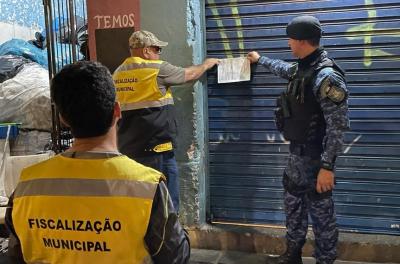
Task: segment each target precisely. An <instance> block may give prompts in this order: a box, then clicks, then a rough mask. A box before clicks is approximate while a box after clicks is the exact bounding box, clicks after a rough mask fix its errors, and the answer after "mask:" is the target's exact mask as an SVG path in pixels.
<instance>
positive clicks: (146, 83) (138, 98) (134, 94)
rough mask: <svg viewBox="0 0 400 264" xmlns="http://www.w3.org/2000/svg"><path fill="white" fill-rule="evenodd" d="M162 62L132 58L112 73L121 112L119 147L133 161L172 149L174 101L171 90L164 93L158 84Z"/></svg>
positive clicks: (174, 126) (167, 89)
mask: <svg viewBox="0 0 400 264" xmlns="http://www.w3.org/2000/svg"><path fill="white" fill-rule="evenodd" d="M162 63H163V61H161V60H145V59H142V58H139V57H130V58H127V59H126V60H125V61H124V62H123V63H122V64H121V65H120V66H119V67H118V68H117V70H116V71H115V72H114V74H113V79H114V83H115V87H116V92H117V100H118V102H119V103H120V104H121V110H122V119H121V120H120V122H119V129H118V148H119V150H120V151H121V152H122V153H124V154H126V155H128V156H130V157H132V158H135V157H138V156H142V155H146V153H151V152H164V151H169V150H172V149H173V142H174V140H175V135H176V130H177V129H176V122H175V116H174V109H173V104H174V100H173V97H172V93H171V89H170V88H169V87H167V88H166V91H165V94H163V93H162V92H161V90H160V88H159V87H158V83H157V75H158V73H159V71H160V67H161V64H162Z"/></svg>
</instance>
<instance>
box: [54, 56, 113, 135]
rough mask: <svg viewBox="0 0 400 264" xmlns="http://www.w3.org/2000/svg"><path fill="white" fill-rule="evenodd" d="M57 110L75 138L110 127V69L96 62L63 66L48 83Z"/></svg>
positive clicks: (111, 81) (101, 133) (111, 83)
mask: <svg viewBox="0 0 400 264" xmlns="http://www.w3.org/2000/svg"><path fill="white" fill-rule="evenodd" d="M51 91H52V95H53V99H54V102H55V104H56V107H57V110H58V111H59V112H60V114H61V116H62V118H63V119H64V120H65V121H66V122H67V123H68V125H69V126H70V128H71V131H72V134H73V136H74V137H76V138H86V137H96V136H101V135H104V134H106V133H107V132H108V130H109V129H110V127H111V124H112V120H113V113H114V105H115V87H114V83H113V79H112V77H111V74H110V72H109V70H108V69H107V68H106V67H105V66H103V65H102V64H100V63H98V62H90V61H81V62H76V63H73V64H69V65H67V66H65V67H64V68H63V69H62V70H61V71H60V72H59V73H57V74H56V75H55V76H54V78H53V80H52V82H51Z"/></svg>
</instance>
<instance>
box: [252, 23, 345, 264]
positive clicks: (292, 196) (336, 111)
mask: <svg viewBox="0 0 400 264" xmlns="http://www.w3.org/2000/svg"><path fill="white" fill-rule="evenodd" d="M286 33H287V35H288V37H289V47H290V49H291V51H292V54H293V56H294V57H296V58H298V60H297V62H295V63H293V64H290V63H287V62H284V61H281V60H276V59H271V58H268V57H265V56H260V55H259V54H258V53H257V52H255V51H252V52H249V53H248V55H247V57H248V59H249V60H250V61H251V62H252V63H258V64H260V65H262V66H264V67H266V68H268V69H269V70H270V71H271V72H272V73H273V74H275V75H278V76H280V77H282V78H285V79H287V80H288V81H289V84H288V86H287V89H286V90H285V91H284V92H283V93H282V94H281V96H280V97H279V98H278V100H277V105H278V108H277V110H276V111H275V121H276V125H277V128H278V130H279V131H280V132H281V133H283V135H284V137H285V139H286V140H288V141H290V153H289V158H288V164H287V167H286V168H285V171H284V175H283V186H284V204H285V213H286V227H287V233H286V240H287V244H286V245H287V249H286V252H285V253H284V254H283V255H281V256H280V257H279V259H278V260H279V261H278V262H279V263H290V264H297V263H302V259H301V253H302V247H303V245H304V243H305V239H306V234H307V229H308V214H310V215H311V219H312V222H313V231H314V235H315V247H316V248H315V251H314V257H315V258H316V260H317V263H321V264H322V263H324V264H330V263H333V262H334V260H335V259H336V255H337V254H336V245H337V241H338V229H337V226H336V216H335V210H334V204H333V200H332V190H333V187H334V184H335V180H334V171H335V161H336V158H337V156H338V155H339V154H341V153H342V146H343V137H344V132H345V131H346V130H348V129H349V119H348V104H347V97H348V92H347V88H346V82H345V78H344V72H343V71H342V70H341V69H340V68H339V66H338V65H337V64H336V63H335V62H334V61H333V60H332V59H331V58H329V57H328V54H327V52H326V51H325V50H324V48H323V47H321V46H320V44H319V43H320V38H321V35H322V29H321V25H320V23H319V21H318V19H316V18H315V17H312V16H299V17H296V18H294V19H293V20H292V21H291V22H290V23H289V24H288V25H287V27H286Z"/></svg>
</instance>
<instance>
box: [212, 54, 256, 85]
mask: <svg viewBox="0 0 400 264" xmlns="http://www.w3.org/2000/svg"><path fill="white" fill-rule="evenodd" d="M249 80H250V61H249V60H248V59H247V58H246V57H238V58H231V59H220V62H219V64H218V83H230V82H242V81H249Z"/></svg>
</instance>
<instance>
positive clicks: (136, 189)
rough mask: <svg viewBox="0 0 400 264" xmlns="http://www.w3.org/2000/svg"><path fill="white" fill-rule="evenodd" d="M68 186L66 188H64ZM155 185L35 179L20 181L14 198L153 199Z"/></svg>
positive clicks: (127, 181) (87, 180)
mask: <svg viewBox="0 0 400 264" xmlns="http://www.w3.org/2000/svg"><path fill="white" fill-rule="evenodd" d="M65 186H68V188H65ZM156 187H157V185H155V184H151V183H148V182H140V181H130V180H95V179H55V178H53V179H36V180H30V181H24V182H20V183H19V184H18V187H17V188H16V189H15V192H14V198H18V197H23V196H41V195H51V196H97V197H99V196H100V197H101V196H104V197H106V196H125V197H135V198H144V199H153V197H154V194H155V191H156Z"/></svg>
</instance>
